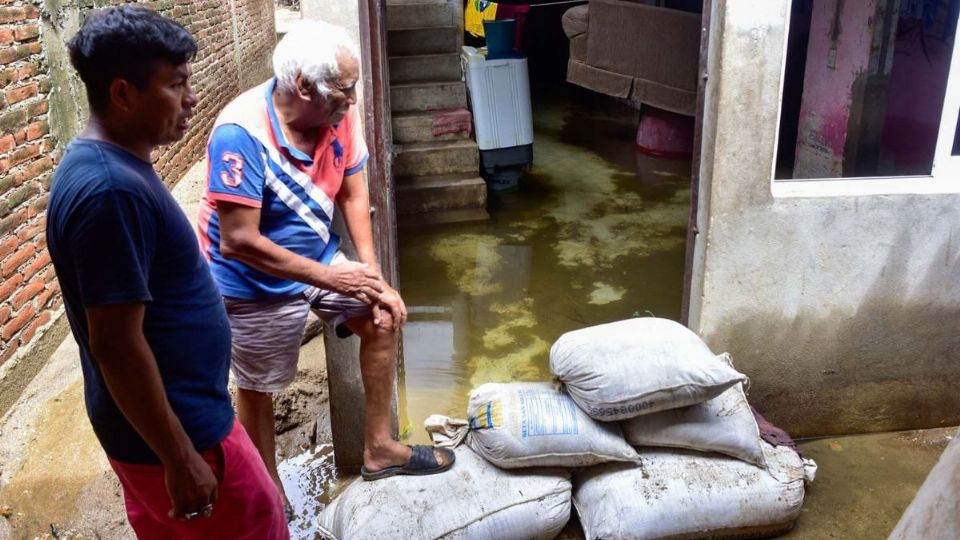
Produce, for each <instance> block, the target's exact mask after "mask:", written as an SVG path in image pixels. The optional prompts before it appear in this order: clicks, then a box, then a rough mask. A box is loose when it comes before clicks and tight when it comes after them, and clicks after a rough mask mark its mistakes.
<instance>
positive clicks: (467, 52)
mask: <svg viewBox="0 0 960 540" xmlns="http://www.w3.org/2000/svg"><path fill="white" fill-rule="evenodd" d="M460 58H461V61H462V64H463V73H464V75H465V77H466V82H467V91H468V93H469V96H470V108H471V109H472V111H473V123H474V130H475V132H476V136H477V145H478V146H479V147H480V158H481V161H482V163H483V169H484V173H485V174H484V177H485V178H486V179H487V181H488V183H489V185H490V188H491V189H493V190H503V189H509V188H511V187H514V186H516V184H517V181H518V179H519V178H520V173H521V171H522V170H523V169H524V168H525V167H527V166H529V165H530V164H531V163H532V162H533V114H532V112H531V108H530V80H529V78H528V76H527V59H526V57H522V56H520V55H517V57H516V58H497V59H490V60H488V59H487V57H486V54H485V50H484V49H477V48H474V47H463V50H462V52H461V55H460Z"/></svg>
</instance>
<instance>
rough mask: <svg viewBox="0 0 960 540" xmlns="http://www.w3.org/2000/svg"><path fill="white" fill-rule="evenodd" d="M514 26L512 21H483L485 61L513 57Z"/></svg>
mask: <svg viewBox="0 0 960 540" xmlns="http://www.w3.org/2000/svg"><path fill="white" fill-rule="evenodd" d="M516 25H517V23H516V21H514V20H513V19H500V20H495V21H483V34H484V36H486V38H487V59H489V60H493V59H495V58H510V57H512V56H514V53H513V35H514V29H515V28H516Z"/></svg>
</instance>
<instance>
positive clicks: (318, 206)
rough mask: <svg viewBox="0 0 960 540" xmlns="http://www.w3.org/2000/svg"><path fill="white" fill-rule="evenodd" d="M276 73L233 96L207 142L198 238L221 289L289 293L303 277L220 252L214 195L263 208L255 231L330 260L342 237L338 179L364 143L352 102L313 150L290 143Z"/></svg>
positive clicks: (257, 296) (252, 296) (352, 166)
mask: <svg viewBox="0 0 960 540" xmlns="http://www.w3.org/2000/svg"><path fill="white" fill-rule="evenodd" d="M276 84H277V82H276V79H271V80H269V81H267V82H266V83H264V84H262V85H260V86H257V87H256V88H253V89H251V90H248V91H246V92H244V93H243V94H241V95H240V96H238V97H237V98H236V99H234V100H233V101H232V102H230V104H229V105H227V106H226V108H224V110H223V112H222V113H220V116H219V117H218V118H217V121H216V122H215V123H214V129H213V133H212V134H211V135H210V140H209V142H208V143H207V160H208V164H209V166H208V170H207V189H206V191H205V193H204V196H203V199H202V201H201V206H200V219H199V229H200V231H199V232H200V246H201V248H202V250H203V253H204V255H205V256H206V258H207V261H208V262H209V264H210V269H211V271H212V272H213V276H214V278H215V279H216V281H217V284H218V285H219V286H220V291H221V292H222V293H223V295H224V296H229V297H233V298H242V299H246V300H262V299H269V298H278V297H284V296H292V295H295V294H298V293H300V292H301V291H303V289H305V288H306V285H305V284H302V283H297V282H295V281H290V280H287V279H283V278H279V277H275V276H271V275H269V274H265V273H263V272H260V271H258V270H255V269H253V268H251V267H249V266H247V265H245V264H244V263H242V262H240V261H237V260H228V259H225V258H224V257H223V256H222V254H221V253H220V218H219V215H218V214H217V202H218V201H228V202H231V203H234V204H240V205H244V206H250V207H253V208H259V209H260V232H261V234H263V235H264V236H266V237H267V238H269V239H270V240H271V241H272V242H274V243H275V244H277V245H279V246H281V247H284V248H286V249H289V250H290V251H292V252H294V253H296V254H298V255H302V256H304V257H307V258H309V259H313V260H315V261H319V262H321V263H324V264H327V263H329V262H330V260H331V259H332V258H333V256H334V255H335V254H336V252H337V248H338V246H339V243H340V239H339V238H338V237H337V236H336V235H335V234H333V233H331V232H330V224H331V222H332V221H333V213H334V201H335V200H336V197H337V192H339V191H340V186H341V184H342V183H343V179H344V177H345V176H347V175H351V174H355V173H357V172H360V171H361V170H362V169H363V166H364V164H365V163H366V160H367V146H366V143H365V142H364V140H363V131H362V130H363V124H362V123H361V121H360V116H359V114H358V112H357V108H356V106H351V107H350V109H349V111H348V112H347V115H346V116H345V117H344V118H343V120H341V121H340V122H339V123H337V124H334V125H332V126H327V127H326V128H321V129H322V130H323V132H322V133H321V135H320V137H319V139H318V142H317V146H316V149H315V150H314V152H313V155H312V156H310V155H307V154H305V153H303V152H301V151H300V150H298V149H296V148H294V147H293V146H292V145H290V144H288V143H287V141H286V139H285V137H284V135H283V131H282V130H281V129H280V122H279V119H278V117H277V112H276V110H275V108H274V106H273V91H274V89H275V88H276Z"/></svg>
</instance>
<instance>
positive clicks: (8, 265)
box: [0, 244, 37, 277]
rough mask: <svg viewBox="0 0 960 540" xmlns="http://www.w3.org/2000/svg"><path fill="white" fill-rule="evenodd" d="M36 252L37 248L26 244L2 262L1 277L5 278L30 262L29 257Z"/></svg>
mask: <svg viewBox="0 0 960 540" xmlns="http://www.w3.org/2000/svg"><path fill="white" fill-rule="evenodd" d="M36 252H37V248H36V247H35V246H34V245H33V244H28V245H26V246H24V247H22V248H20V249H18V250H17V252H16V253H14V254H13V255H10V256H9V257H7V258H6V259H5V260H4V261H3V265H2V266H0V269H2V272H3V277H7V276H9V275H10V274H12V273H14V272H16V271H17V269H18V268H20V266H21V265H22V264H23V263H25V262H27V261H28V260H30V257H33V255H34V253H36Z"/></svg>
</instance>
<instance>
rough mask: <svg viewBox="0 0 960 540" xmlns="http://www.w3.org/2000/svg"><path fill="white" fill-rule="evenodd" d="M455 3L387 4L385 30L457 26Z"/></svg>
mask: <svg viewBox="0 0 960 540" xmlns="http://www.w3.org/2000/svg"><path fill="white" fill-rule="evenodd" d="M458 12H459V10H458V9H457V5H456V4H455V3H454V2H422V3H421V2H417V3H410V4H392V5H391V4H389V3H388V4H387V30H397V29H399V28H424V27H428V28H429V27H434V26H457V25H458V23H459V22H460V21H458V20H457V18H458V17H457V13H458Z"/></svg>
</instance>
